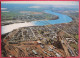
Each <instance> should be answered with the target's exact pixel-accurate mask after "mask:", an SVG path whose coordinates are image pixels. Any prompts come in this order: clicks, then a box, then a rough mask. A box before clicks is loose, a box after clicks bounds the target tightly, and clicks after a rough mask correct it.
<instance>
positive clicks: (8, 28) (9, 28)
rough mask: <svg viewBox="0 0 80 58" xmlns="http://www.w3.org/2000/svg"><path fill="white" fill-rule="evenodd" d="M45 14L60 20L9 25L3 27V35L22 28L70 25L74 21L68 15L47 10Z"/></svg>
mask: <svg viewBox="0 0 80 58" xmlns="http://www.w3.org/2000/svg"><path fill="white" fill-rule="evenodd" d="M45 13H48V14H52V15H56V16H58V17H59V18H58V19H56V20H39V21H32V22H23V23H15V24H9V25H5V26H1V29H2V33H1V34H6V33H8V32H11V31H13V30H14V29H18V28H20V27H29V26H44V25H50V24H60V23H69V22H71V21H72V18H71V17H69V16H67V15H63V14H60V13H56V12H52V11H50V10H45Z"/></svg>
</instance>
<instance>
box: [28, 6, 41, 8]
mask: <svg viewBox="0 0 80 58" xmlns="http://www.w3.org/2000/svg"><path fill="white" fill-rule="evenodd" d="M29 8H41V7H40V6H31V7H29Z"/></svg>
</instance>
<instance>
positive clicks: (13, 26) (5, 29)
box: [1, 22, 36, 34]
mask: <svg viewBox="0 0 80 58" xmlns="http://www.w3.org/2000/svg"><path fill="white" fill-rule="evenodd" d="M30 26H36V25H35V24H34V23H32V22H25V23H15V24H10V25H5V26H1V29H2V31H1V34H6V33H9V32H11V31H13V30H14V29H18V28H20V27H30Z"/></svg>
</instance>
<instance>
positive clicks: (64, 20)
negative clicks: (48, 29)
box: [32, 10, 72, 26]
mask: <svg viewBox="0 0 80 58" xmlns="http://www.w3.org/2000/svg"><path fill="white" fill-rule="evenodd" d="M44 12H45V13H49V14H52V15H57V16H58V17H59V18H58V19H56V20H41V21H32V22H33V23H34V24H35V25H37V26H43V25H49V24H60V23H69V22H71V21H72V18H71V17H69V16H67V15H63V14H60V13H56V12H52V11H50V10H45V11H44Z"/></svg>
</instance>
